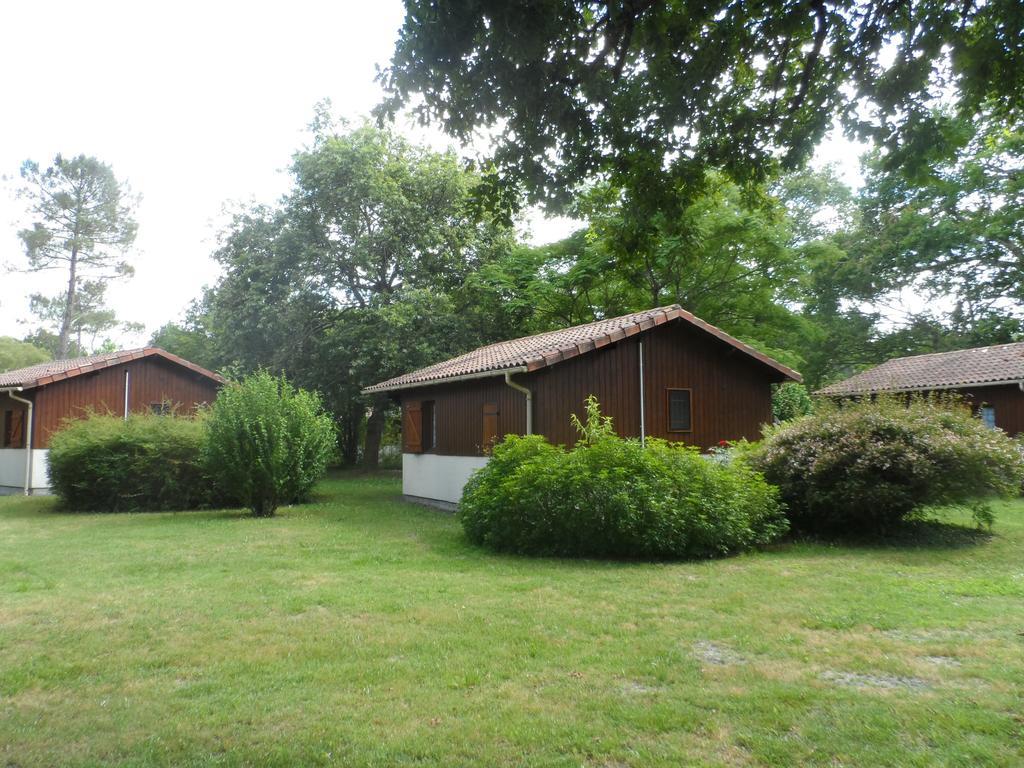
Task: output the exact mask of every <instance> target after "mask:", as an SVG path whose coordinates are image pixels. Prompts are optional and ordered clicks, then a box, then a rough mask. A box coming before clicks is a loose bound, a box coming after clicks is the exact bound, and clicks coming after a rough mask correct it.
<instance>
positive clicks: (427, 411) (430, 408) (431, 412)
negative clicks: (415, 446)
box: [422, 400, 437, 451]
mask: <svg viewBox="0 0 1024 768" xmlns="http://www.w3.org/2000/svg"><path fill="white" fill-rule="evenodd" d="M422 408H423V450H424V451H432V450H434V446H435V445H436V444H437V442H436V438H437V409H435V408H434V401H433V400H424V401H423V406H422Z"/></svg>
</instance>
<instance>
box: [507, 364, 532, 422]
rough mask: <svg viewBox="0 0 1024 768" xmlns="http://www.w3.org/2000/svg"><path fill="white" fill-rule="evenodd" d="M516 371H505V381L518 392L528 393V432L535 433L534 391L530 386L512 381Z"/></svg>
mask: <svg viewBox="0 0 1024 768" xmlns="http://www.w3.org/2000/svg"><path fill="white" fill-rule="evenodd" d="M513 373H514V371H505V383H506V384H508V385H509V386H510V387H512V389H514V390H516V391H517V392H522V393H523V394H524V395H526V434H528V435H532V434H533V392H531V391H530V389H529V388H528V387H524V386H523V385H522V384H519V383H518V382H515V381H512V374H513Z"/></svg>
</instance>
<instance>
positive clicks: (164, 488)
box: [49, 413, 210, 512]
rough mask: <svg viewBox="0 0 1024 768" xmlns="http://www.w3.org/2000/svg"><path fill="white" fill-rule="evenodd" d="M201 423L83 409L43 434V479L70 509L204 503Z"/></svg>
mask: <svg viewBox="0 0 1024 768" xmlns="http://www.w3.org/2000/svg"><path fill="white" fill-rule="evenodd" d="M202 445H203V425H202V423H201V422H200V421H199V420H196V419H187V418H178V417H175V416H156V415H152V414H138V415H132V416H129V417H128V419H124V418H122V417H120V416H109V415H103V414H95V413H94V414H90V415H89V416H87V417H86V418H84V419H77V420H69V421H67V422H66V423H65V425H64V426H63V428H62V429H61V430H60V431H59V432H57V433H56V434H55V435H54V436H53V438H52V439H51V441H50V454H49V473H50V485H51V487H52V488H53V491H54V493H56V494H57V495H58V496H59V497H60V498H61V500H62V501H63V502H64V504H65V505H66V506H67V507H68V508H70V509H74V510H80V511H93V512H130V511H142V510H167V509H192V508H195V507H198V506H202V505H204V504H206V503H208V501H209V499H210V496H209V481H208V479H207V478H206V476H205V474H204V472H203V470H202V465H201V463H200V453H201V450H202Z"/></svg>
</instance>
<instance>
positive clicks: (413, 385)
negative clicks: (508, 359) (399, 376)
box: [362, 365, 529, 395]
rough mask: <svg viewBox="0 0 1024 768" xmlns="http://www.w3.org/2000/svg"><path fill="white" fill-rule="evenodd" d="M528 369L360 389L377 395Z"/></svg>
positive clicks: (499, 370) (522, 369)
mask: <svg viewBox="0 0 1024 768" xmlns="http://www.w3.org/2000/svg"><path fill="white" fill-rule="evenodd" d="M528 370H529V369H528V368H527V367H526V366H525V365H517V366H514V367H512V368H491V369H488V370H486V371H480V372H478V373H466V374H463V375H462V376H447V377H443V378H437V379H425V380H423V381H410V382H406V383H404V384H394V385H391V386H389V385H388V383H387V382H384V383H383V384H374V385H373V386H372V387H366V388H365V389H363V390H362V393H363V394H364V395H379V394H382V393H384V392H398V391H399V390H403V389H420V388H422V387H433V386H436V385H438V384H454V383H456V382H459V381H475V380H477V379H489V378H491V377H493V376H504V375H505V374H506V373H526V372H527V371H528Z"/></svg>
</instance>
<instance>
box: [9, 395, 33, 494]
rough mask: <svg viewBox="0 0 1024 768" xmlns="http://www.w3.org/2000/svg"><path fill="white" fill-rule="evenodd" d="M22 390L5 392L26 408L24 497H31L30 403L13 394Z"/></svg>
mask: <svg viewBox="0 0 1024 768" xmlns="http://www.w3.org/2000/svg"><path fill="white" fill-rule="evenodd" d="M21 391H22V388H21V387H17V388H15V389H9V390H7V394H8V395H9V396H10V398H11V400H15V401H17V402H19V403H24V404H25V405H26V406H27V410H28V412H27V413H26V414H25V420H26V422H27V424H26V425H25V495H26V496H31V495H32V405H33V403H32V401H31V400H29V399H28V398H25V397H18V396H17V395H16V394H14V393H15V392H21Z"/></svg>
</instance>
